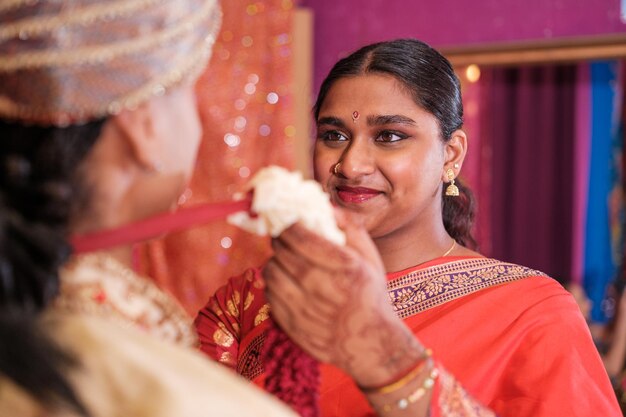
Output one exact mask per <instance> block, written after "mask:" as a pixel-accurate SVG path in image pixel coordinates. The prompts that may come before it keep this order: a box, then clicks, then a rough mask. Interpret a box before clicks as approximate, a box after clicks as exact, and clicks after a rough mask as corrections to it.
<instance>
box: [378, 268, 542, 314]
mask: <svg viewBox="0 0 626 417" xmlns="http://www.w3.org/2000/svg"><path fill="white" fill-rule="evenodd" d="M531 276H545V274H544V273H542V272H539V271H537V270H534V269H530V268H526V267H523V266H520V265H515V264H511V263H507V262H501V261H498V260H495V259H488V258H476V259H470V260H461V261H453V262H449V263H445V264H441V265H436V266H433V267H430V268H426V269H424V270H419V271H414V272H411V273H409V274H407V275H404V276H402V277H400V278H396V279H394V280H392V281H389V282H388V283H387V291H388V295H389V299H390V301H391V303H392V305H393V307H394V310H395V311H396V313H397V314H398V316H399V317H401V318H407V317H410V316H412V315H414V314H417V313H419V312H421V311H424V310H427V309H429V308H433V307H435V306H438V305H440V304H444V303H446V302H448V301H451V300H454V299H456V298H459V297H463V296H465V295H468V294H471V293H474V292H476V291H479V290H481V289H484V288H489V287H492V286H494V285H499V284H504V283H506V282H511V281H516V280H519V279H522V278H526V277H531Z"/></svg>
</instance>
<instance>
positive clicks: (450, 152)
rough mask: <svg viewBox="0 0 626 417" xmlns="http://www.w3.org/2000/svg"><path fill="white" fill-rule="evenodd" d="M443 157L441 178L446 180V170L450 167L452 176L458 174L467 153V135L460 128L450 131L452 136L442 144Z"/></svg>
mask: <svg viewBox="0 0 626 417" xmlns="http://www.w3.org/2000/svg"><path fill="white" fill-rule="evenodd" d="M444 152H445V155H444V157H445V159H444V166H443V172H442V179H443V181H444V182H448V181H449V180H448V175H447V172H446V171H447V170H448V169H452V170H453V171H454V176H455V177H456V176H458V175H459V172H460V171H461V167H462V166H463V161H464V160H465V155H467V135H466V134H465V132H464V131H463V130H461V129H457V130H455V131H454V132H452V137H451V138H450V140H449V141H447V142H446V144H445V145H444Z"/></svg>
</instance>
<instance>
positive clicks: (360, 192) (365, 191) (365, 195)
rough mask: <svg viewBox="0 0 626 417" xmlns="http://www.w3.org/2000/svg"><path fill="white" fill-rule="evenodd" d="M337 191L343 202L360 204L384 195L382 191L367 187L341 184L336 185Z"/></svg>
mask: <svg viewBox="0 0 626 417" xmlns="http://www.w3.org/2000/svg"><path fill="white" fill-rule="evenodd" d="M336 193H337V197H338V198H339V200H341V202H342V203H347V204H360V203H365V202H366V201H369V200H371V199H373V198H376V197H378V196H379V195H382V194H383V193H382V191H378V190H374V189H371V188H366V187H350V186H347V185H340V186H337V187H336Z"/></svg>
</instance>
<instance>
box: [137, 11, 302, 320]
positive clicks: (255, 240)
mask: <svg viewBox="0 0 626 417" xmlns="http://www.w3.org/2000/svg"><path fill="white" fill-rule="evenodd" d="M293 7H294V5H293V3H292V2H291V1H289V0H265V1H255V2H252V1H244V0H229V1H225V2H223V3H222V8H223V11H224V19H223V24H222V32H221V33H220V35H219V36H218V38H217V40H216V42H215V46H214V49H213V58H212V59H211V64H210V65H209V67H208V68H207V70H206V71H205V72H204V74H203V75H202V76H201V77H200V79H199V80H198V83H197V85H196V92H197V95H198V103H199V111H200V117H201V120H202V127H203V130H204V134H203V140H202V144H201V146H200V151H199V156H198V163H197V166H196V169H195V172H194V176H193V178H192V181H191V184H190V186H189V188H188V189H187V191H186V192H185V193H184V194H183V195H182V196H181V199H180V200H179V204H181V205H182V206H185V207H186V206H193V205H195V204H202V203H208V202H220V201H225V200H229V199H231V198H232V196H233V194H234V193H236V192H239V191H242V190H243V189H244V188H245V185H246V183H247V182H248V181H249V180H250V177H251V176H252V175H253V174H254V173H255V172H257V171H258V170H259V169H260V168H262V167H264V166H267V165H272V164H273V165H280V166H283V167H286V168H290V169H291V168H293V165H294V142H295V140H308V138H309V132H296V130H295V127H294V123H295V116H294V99H293V97H294V94H293V91H294V90H295V88H296V86H294V85H293V84H292V79H293V78H292V77H293V76H292V73H293V70H292V65H293V58H292V54H293V50H292V47H293V44H292V42H293V39H292V20H293V13H294V10H293ZM138 253H139V254H140V256H139V257H138V259H139V264H140V269H141V271H142V272H143V273H144V274H146V275H148V276H150V277H152V278H154V280H155V282H156V283H157V284H158V285H159V286H160V287H162V288H166V289H167V290H169V291H170V292H171V293H172V294H174V295H175V296H176V297H177V298H178V299H179V301H181V303H182V304H183V305H184V306H185V308H186V309H187V311H188V312H189V313H190V314H191V315H193V316H195V315H196V313H197V311H198V310H199V309H200V308H201V307H202V306H203V305H204V304H205V303H206V300H208V299H209V297H210V296H211V295H213V293H214V292H215V290H216V289H217V288H219V287H220V286H221V285H222V284H224V283H225V282H226V280H227V279H228V277H230V276H234V275H238V274H241V273H242V271H244V270H245V269H246V268H248V267H255V266H259V265H262V264H263V263H264V261H265V259H266V258H267V257H268V256H269V254H270V247H269V240H268V239H267V238H264V237H257V236H255V235H253V234H250V233H248V232H245V231H243V230H241V229H239V228H237V227H235V226H231V225H229V224H227V223H226V222H225V221H224V222H212V223H211V224H208V225H206V226H202V227H196V228H194V229H192V230H188V231H185V232H181V233H174V234H171V235H169V236H167V237H166V238H165V239H162V240H158V241H154V242H151V243H148V244H144V245H141V246H140V249H139V251H138ZM243 301H245V300H243Z"/></svg>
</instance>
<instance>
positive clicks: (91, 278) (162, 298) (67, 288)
mask: <svg viewBox="0 0 626 417" xmlns="http://www.w3.org/2000/svg"><path fill="white" fill-rule="evenodd" d="M53 308H54V309H56V310H59V311H61V312H63V311H66V312H73V313H84V314H88V315H95V316H99V317H102V318H105V319H107V320H110V321H112V322H115V323H116V324H120V325H122V326H124V327H135V328H138V329H141V330H142V331H145V332H146V333H149V334H151V335H152V336H154V337H156V338H158V339H160V340H167V341H170V342H173V343H177V344H180V345H182V346H187V347H196V346H197V345H198V338H197V336H196V331H195V329H194V327H193V321H192V318H191V317H189V315H188V314H187V312H185V310H184V309H183V308H182V306H181V305H180V304H179V303H178V301H177V300H176V299H175V298H174V297H173V296H171V295H169V294H167V293H165V292H163V291H162V290H160V289H159V288H158V287H157V286H156V285H155V284H154V283H153V282H152V281H150V280H149V279H147V278H144V277H141V276H139V275H137V274H136V273H135V272H133V271H132V270H131V269H129V268H128V267H126V266H125V265H123V264H121V263H120V262H118V261H117V260H115V259H114V258H113V257H111V256H109V255H107V254H106V253H104V252H103V253H93V254H87V255H80V256H74V257H72V259H71V260H70V261H69V262H68V263H67V264H66V265H64V266H63V268H62V269H61V293H60V295H59V296H58V297H57V299H56V300H55V302H54V304H53Z"/></svg>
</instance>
